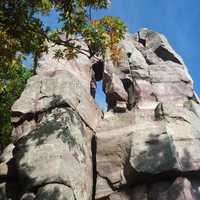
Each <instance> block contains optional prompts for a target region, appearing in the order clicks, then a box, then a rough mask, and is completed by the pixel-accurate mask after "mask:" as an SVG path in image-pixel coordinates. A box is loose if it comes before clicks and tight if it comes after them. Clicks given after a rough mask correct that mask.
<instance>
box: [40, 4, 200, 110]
mask: <svg viewBox="0 0 200 200" xmlns="http://www.w3.org/2000/svg"><path fill="white" fill-rule="evenodd" d="M104 15H112V16H119V17H121V18H122V20H123V21H124V22H125V23H126V25H127V26H128V29H129V32H136V31H137V30H139V29H140V28H141V27H147V28H150V29H153V30H155V31H158V32H161V33H163V34H164V35H165V36H166V37H167V39H168V40H169V42H170V44H171V45H172V47H173V48H174V49H175V50H176V51H177V52H178V53H179V54H180V55H181V56H182V58H183V59H184V61H185V63H186V65H187V66H188V68H189V71H190V73H191V75H192V77H193V80H194V86H195V90H196V92H197V93H198V94H199V96H200V66H199V65H200V50H199V49H200V24H199V23H200V0H113V1H112V6H111V8H109V9H108V10H102V11H98V12H93V17H94V18H99V17H102V16H104ZM43 21H44V23H45V25H48V26H51V27H57V26H58V25H57V24H56V14H55V12H52V13H51V15H50V16H49V17H45V18H43ZM99 87H100V84H98V88H99ZM97 100H98V102H100V104H101V106H102V107H104V106H105V99H104V95H103V94H102V92H101V90H99V89H98V93H97Z"/></svg>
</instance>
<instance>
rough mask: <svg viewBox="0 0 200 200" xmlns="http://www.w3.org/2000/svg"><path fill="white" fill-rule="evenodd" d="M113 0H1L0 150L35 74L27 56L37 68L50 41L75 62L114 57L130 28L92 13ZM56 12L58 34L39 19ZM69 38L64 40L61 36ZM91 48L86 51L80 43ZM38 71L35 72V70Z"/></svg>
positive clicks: (7, 137)
mask: <svg viewBox="0 0 200 200" xmlns="http://www.w3.org/2000/svg"><path fill="white" fill-rule="evenodd" d="M109 6H110V1H109V0H1V1H0V44H1V45H0V66H1V68H0V104H1V108H0V125H1V126H0V141H1V142H0V148H1V147H3V146H4V145H6V144H7V143H8V142H9V136H10V134H11V129H12V127H11V122H10V108H11V105H12V104H13V103H14V101H15V100H16V99H17V98H18V97H19V96H20V94H21V92H22V90H23V88H24V86H25V83H26V80H27V79H28V77H30V75H31V72H30V70H28V69H27V68H25V67H24V66H23V64H22V63H23V60H24V58H25V56H26V55H28V54H32V55H33V56H34V63H33V69H34V68H35V67H34V66H36V65H37V58H38V56H39V55H40V53H41V52H43V51H47V50H48V49H47V47H46V46H45V41H51V42H54V43H55V44H57V45H64V46H65V48H64V50H63V51H58V52H55V56H56V57H57V58H59V57H67V58H68V59H73V58H74V57H76V56H77V55H78V54H79V53H82V54H85V55H87V56H88V57H92V56H95V55H96V56H101V57H103V56H104V54H105V50H106V49H107V48H110V49H111V51H112V52H113V55H117V52H120V49H119V48H118V46H117V43H118V42H119V41H120V40H121V39H122V38H123V35H124V33H125V32H126V26H125V25H124V23H123V22H122V21H121V20H120V19H119V18H117V17H111V16H106V17H103V18H102V19H99V20H93V19H92V18H91V10H98V9H105V8H108V7H109ZM52 9H55V10H56V11H57V12H58V14H59V18H58V22H61V28H60V29H59V30H53V31H52V30H51V31H50V30H49V28H48V27H45V26H44V25H43V23H42V20H41V18H40V17H38V16H39V15H38V14H40V16H42V15H48V13H49V11H50V10H52ZM60 33H64V34H65V38H64V39H63V38H61V37H60ZM79 40H81V41H84V42H85V44H86V45H87V46H88V48H87V49H83V47H81V46H80V45H79V43H77V41H79ZM33 71H34V70H33Z"/></svg>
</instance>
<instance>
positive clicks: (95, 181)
mask: <svg viewBox="0 0 200 200" xmlns="http://www.w3.org/2000/svg"><path fill="white" fill-rule="evenodd" d="M96 149H97V143H96V136H95V135H93V136H92V140H91V151H92V168H93V171H92V172H93V185H92V200H95V195H96V184H97V166H96V164H97V163H96V162H97V161H96Z"/></svg>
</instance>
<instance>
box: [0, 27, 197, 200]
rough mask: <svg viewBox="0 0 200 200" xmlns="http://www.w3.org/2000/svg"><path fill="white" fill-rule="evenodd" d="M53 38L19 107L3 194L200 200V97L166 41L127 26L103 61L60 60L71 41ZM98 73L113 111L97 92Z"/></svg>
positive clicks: (15, 198)
mask: <svg viewBox="0 0 200 200" xmlns="http://www.w3.org/2000/svg"><path fill="white" fill-rule="evenodd" d="M48 45H49V47H50V48H49V51H48V53H45V54H43V55H41V57H40V59H39V62H38V68H37V74H36V75H34V76H33V77H31V78H30V79H29V80H28V83H27V86H26V88H25V90H24V92H23V93H22V95H21V97H20V98H19V99H18V100H17V101H16V102H15V104H14V105H13V107H12V123H13V125H14V129H13V134H12V140H13V144H11V145H9V146H8V147H7V148H6V149H5V150H4V153H3V154H2V155H1V157H0V199H2V200H8V199H10V200H49V199H52V200H95V199H96V200H199V199H200V180H199V178H200V176H199V175H200V173H199V170H200V105H199V100H198V97H197V95H196V94H195V92H194V91H193V82H192V79H191V77H190V75H189V73H188V71H187V67H186V66H185V64H184V62H183V60H182V59H181V57H180V56H179V55H178V54H177V53H176V52H175V51H174V50H173V49H172V47H171V46H170V44H169V43H168V41H167V39H166V38H165V37H164V36H163V35H162V34H160V33H157V32H154V31H151V30H148V29H141V30H140V31H139V32H138V33H135V34H127V35H126V36H125V39H124V40H123V41H121V43H120V45H119V47H120V48H121V54H120V55H119V57H118V59H117V61H115V62H114V61H113V59H112V58H111V57H112V56H111V52H109V51H107V53H106V56H105V60H104V66H102V62H98V63H96V62H97V61H95V59H94V58H92V59H89V58H88V57H87V56H85V55H79V56H78V58H76V59H74V60H70V61H69V60H66V59H59V60H57V59H55V58H54V53H55V50H56V49H57V48H62V47H60V46H59V47H58V46H55V45H53V44H48ZM81 45H83V46H84V44H82V43H81ZM84 48H86V47H85V46H84ZM94 65H95V69H94ZM98 67H99V69H97V68H98ZM99 73H100V74H99ZM102 73H103V77H102ZM96 77H98V78H96ZM95 78H96V80H97V79H98V80H100V79H101V78H102V79H103V80H102V81H103V90H104V92H105V94H106V101H107V103H108V111H107V112H105V113H104V114H102V111H101V109H100V108H99V107H98V105H97V104H96V103H95V100H94V99H93V97H92V95H91V82H93V86H94V85H95V83H94V82H95ZM93 96H94V95H93Z"/></svg>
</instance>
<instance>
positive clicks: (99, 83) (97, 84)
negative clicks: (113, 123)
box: [91, 61, 108, 112]
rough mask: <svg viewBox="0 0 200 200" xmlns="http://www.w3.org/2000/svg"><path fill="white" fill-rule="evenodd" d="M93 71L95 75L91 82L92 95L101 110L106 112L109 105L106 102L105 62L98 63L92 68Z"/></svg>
mask: <svg viewBox="0 0 200 200" xmlns="http://www.w3.org/2000/svg"><path fill="white" fill-rule="evenodd" d="M92 69H93V74H92V80H91V95H92V97H93V98H94V99H95V101H96V103H97V104H98V105H99V107H100V108H101V110H103V111H104V112H106V110H107V107H108V105H107V102H106V95H105V93H104V91H103V71H104V63H103V61H98V62H97V63H95V64H94V65H93V66H92Z"/></svg>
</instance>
